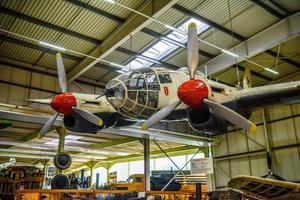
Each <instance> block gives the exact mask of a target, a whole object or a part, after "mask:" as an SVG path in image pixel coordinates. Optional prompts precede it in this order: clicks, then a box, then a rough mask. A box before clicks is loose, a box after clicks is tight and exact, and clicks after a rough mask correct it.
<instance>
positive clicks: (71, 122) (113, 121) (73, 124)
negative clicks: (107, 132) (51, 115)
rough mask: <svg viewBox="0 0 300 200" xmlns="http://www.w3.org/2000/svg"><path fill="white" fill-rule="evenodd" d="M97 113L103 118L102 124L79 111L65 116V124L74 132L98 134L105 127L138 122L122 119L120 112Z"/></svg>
mask: <svg viewBox="0 0 300 200" xmlns="http://www.w3.org/2000/svg"><path fill="white" fill-rule="evenodd" d="M95 115H96V116H97V117H99V118H101V119H102V121H103V125H102V126H97V125H95V124H93V123H91V122H89V121H87V120H86V119H84V118H83V117H81V116H80V115H79V114H77V113H74V114H72V115H70V116H67V117H64V125H65V127H66V129H68V130H70V131H73V132H80V133H92V134H96V133H97V132H98V131H100V130H102V129H105V128H109V127H113V126H116V127H118V126H126V125H132V124H134V123H136V122H131V121H127V120H125V119H122V116H121V115H120V114H119V113H110V112H102V113H95Z"/></svg>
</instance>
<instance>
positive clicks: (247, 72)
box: [243, 67, 252, 89]
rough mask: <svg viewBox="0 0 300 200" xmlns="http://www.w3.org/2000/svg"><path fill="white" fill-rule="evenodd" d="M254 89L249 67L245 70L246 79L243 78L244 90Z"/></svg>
mask: <svg viewBox="0 0 300 200" xmlns="http://www.w3.org/2000/svg"><path fill="white" fill-rule="evenodd" d="M251 87H252V78H251V71H250V68H249V67H246V68H245V71H244V78H243V89H248V88H251Z"/></svg>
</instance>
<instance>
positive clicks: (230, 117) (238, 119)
mask: <svg viewBox="0 0 300 200" xmlns="http://www.w3.org/2000/svg"><path fill="white" fill-rule="evenodd" d="M203 103H205V104H207V105H208V106H209V108H211V109H212V110H213V111H214V112H215V113H216V114H217V115H219V116H221V117H223V118H224V119H226V120H227V121H229V122H230V123H232V124H234V125H235V126H237V127H239V128H242V129H244V130H245V131H249V132H252V133H254V132H256V129H257V128H256V125H255V124H254V123H253V122H251V121H249V120H248V119H246V118H245V117H243V116H242V115H240V114H238V113H237V112H234V111H233V110H231V109H229V108H227V107H226V106H223V105H222V104H219V103H216V102H213V101H211V100H208V99H203Z"/></svg>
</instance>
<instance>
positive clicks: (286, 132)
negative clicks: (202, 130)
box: [213, 104, 300, 188]
mask: <svg viewBox="0 0 300 200" xmlns="http://www.w3.org/2000/svg"><path fill="white" fill-rule="evenodd" d="M264 113H265V119H266V122H267V123H266V124H267V125H266V132H267V137H265V132H264V125H263V117H262V116H263V115H262V110H257V111H255V112H254V113H253V114H252V116H251V120H252V121H254V122H255V123H256V124H257V132H256V133H246V132H244V131H234V132H229V133H227V134H223V135H219V136H215V138H216V139H218V140H219V142H220V143H219V144H218V145H217V146H215V147H214V148H213V157H214V172H215V173H214V179H213V180H214V182H215V186H216V188H222V187H224V186H226V185H227V183H228V181H229V180H230V179H231V178H232V177H234V176H236V175H252V176H264V175H266V174H267V173H268V166H267V154H266V144H267V143H266V141H268V142H269V146H270V148H271V157H272V168H273V171H274V173H275V174H277V175H279V176H281V177H283V178H284V179H286V180H288V181H298V182H299V181H300V144H299V140H300V104H294V105H280V106H274V107H269V108H265V109H264Z"/></svg>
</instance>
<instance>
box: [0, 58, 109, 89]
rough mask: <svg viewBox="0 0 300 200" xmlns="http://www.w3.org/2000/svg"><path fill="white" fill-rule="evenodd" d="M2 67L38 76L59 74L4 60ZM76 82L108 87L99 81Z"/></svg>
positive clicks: (0, 62)
mask: <svg viewBox="0 0 300 200" xmlns="http://www.w3.org/2000/svg"><path fill="white" fill-rule="evenodd" d="M0 59H1V58H0ZM0 65H5V66H8V67H12V68H15V69H21V70H25V71H30V72H34V73H37V74H42V75H46V76H51V77H55V78H57V73H56V72H51V71H50V70H49V69H47V70H41V69H37V68H32V67H25V66H21V65H18V64H13V63H9V62H6V61H2V60H0ZM35 66H36V65H35ZM75 82H77V83H80V84H84V85H88V86H92V87H99V88H105V85H106V84H105V83H102V82H99V81H98V82H97V83H92V82H88V81H84V80H80V79H79V78H77V79H76V80H75Z"/></svg>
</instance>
